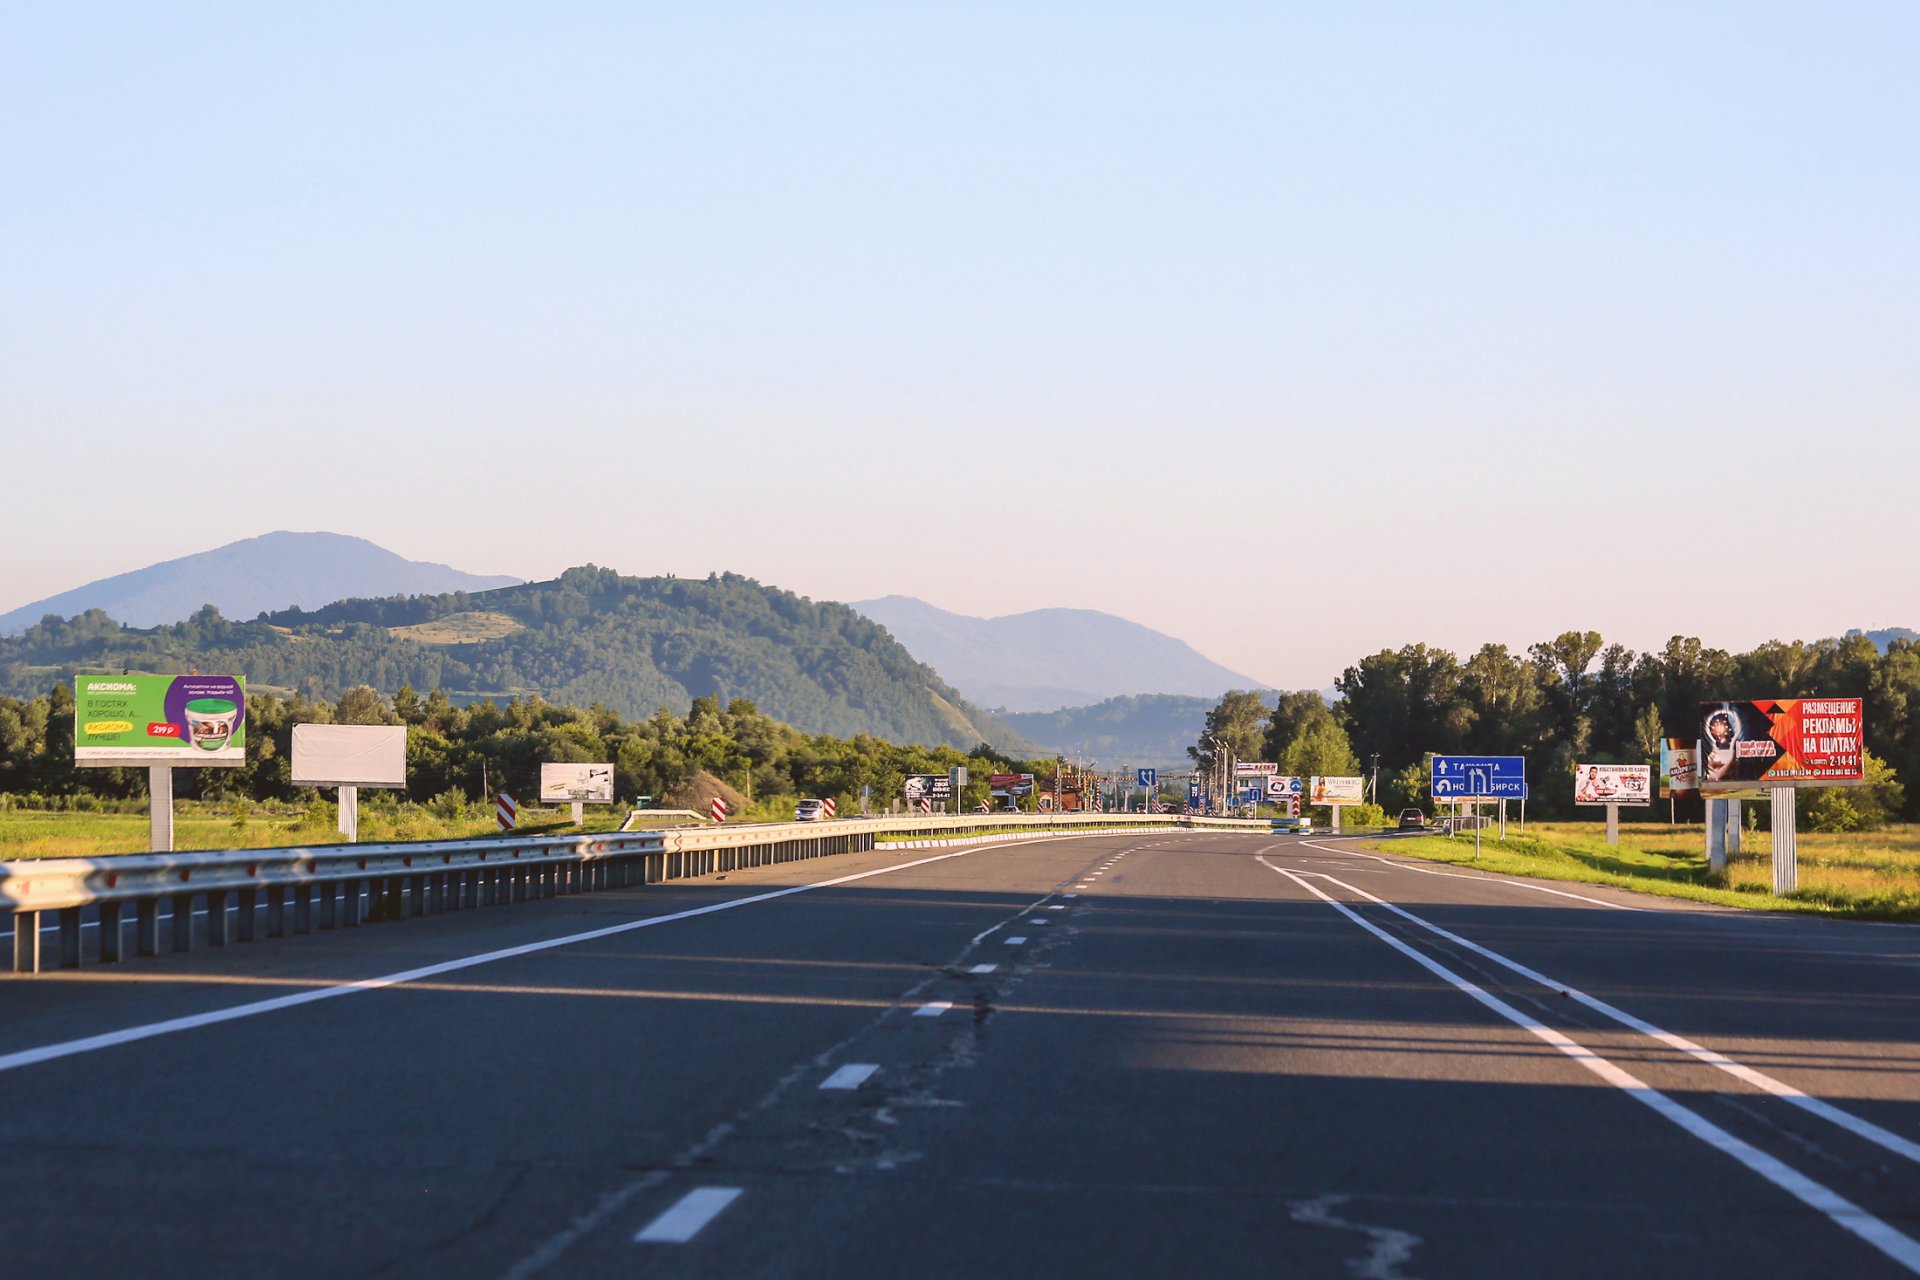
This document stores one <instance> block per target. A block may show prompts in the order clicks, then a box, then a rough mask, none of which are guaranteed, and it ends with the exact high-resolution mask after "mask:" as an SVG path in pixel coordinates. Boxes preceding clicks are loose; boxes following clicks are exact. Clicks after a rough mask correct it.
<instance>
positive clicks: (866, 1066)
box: [820, 1062, 880, 1089]
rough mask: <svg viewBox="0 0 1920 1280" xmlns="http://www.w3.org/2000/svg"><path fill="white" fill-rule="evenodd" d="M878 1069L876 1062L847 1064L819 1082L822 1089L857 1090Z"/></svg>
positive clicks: (878, 1065)
mask: <svg viewBox="0 0 1920 1280" xmlns="http://www.w3.org/2000/svg"><path fill="white" fill-rule="evenodd" d="M879 1069H880V1064H879V1063H877V1062H849V1063H848V1064H847V1065H846V1066H844V1067H841V1068H840V1069H839V1070H838V1071H836V1072H834V1073H833V1074H832V1075H830V1076H828V1077H827V1078H826V1079H825V1080H822V1081H821V1082H820V1087H821V1088H822V1089H858V1088H859V1087H860V1086H861V1085H863V1084H865V1083H866V1082H867V1077H869V1076H871V1075H872V1074H873V1073H874V1072H876V1071H878V1070H879Z"/></svg>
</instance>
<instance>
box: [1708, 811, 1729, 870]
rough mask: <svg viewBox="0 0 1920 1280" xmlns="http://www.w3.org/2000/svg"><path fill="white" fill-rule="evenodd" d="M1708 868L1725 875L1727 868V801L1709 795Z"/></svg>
mask: <svg viewBox="0 0 1920 1280" xmlns="http://www.w3.org/2000/svg"><path fill="white" fill-rule="evenodd" d="M1707 870H1708V871H1711V872H1712V873H1713V874H1714V875H1724V874H1726V870H1727V802H1726V801H1725V800H1716V799H1714V798H1713V797H1711V796H1709V797H1707Z"/></svg>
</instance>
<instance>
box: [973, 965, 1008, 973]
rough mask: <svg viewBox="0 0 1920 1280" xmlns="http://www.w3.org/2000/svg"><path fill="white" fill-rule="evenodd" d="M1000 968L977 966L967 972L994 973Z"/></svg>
mask: <svg viewBox="0 0 1920 1280" xmlns="http://www.w3.org/2000/svg"><path fill="white" fill-rule="evenodd" d="M999 967H1000V966H999V965H997V964H977V965H975V966H973V968H971V969H969V970H967V972H968V973H992V972H993V971H994V970H995V969H998V968H999Z"/></svg>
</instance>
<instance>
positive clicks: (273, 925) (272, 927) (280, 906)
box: [267, 884, 287, 938]
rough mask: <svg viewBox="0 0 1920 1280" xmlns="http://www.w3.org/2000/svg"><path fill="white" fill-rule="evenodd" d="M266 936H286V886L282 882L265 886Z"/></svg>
mask: <svg viewBox="0 0 1920 1280" xmlns="http://www.w3.org/2000/svg"><path fill="white" fill-rule="evenodd" d="M267 936H268V937H269V938H284V937H286V936H287V887H286V886H285V885H283V884H270V885H268V886H267Z"/></svg>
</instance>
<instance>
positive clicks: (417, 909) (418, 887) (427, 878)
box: [407, 875, 433, 919]
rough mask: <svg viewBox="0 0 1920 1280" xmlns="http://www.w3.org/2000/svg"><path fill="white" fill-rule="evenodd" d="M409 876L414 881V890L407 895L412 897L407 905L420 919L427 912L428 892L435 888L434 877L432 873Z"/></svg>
mask: <svg viewBox="0 0 1920 1280" xmlns="http://www.w3.org/2000/svg"><path fill="white" fill-rule="evenodd" d="M408 878H409V879H410V880H412V881H413V891H412V892H411V893H409V894H408V895H407V896H408V897H409V898H411V899H412V901H411V902H409V903H408V904H407V905H408V907H409V908H410V909H411V912H412V914H413V916H414V918H416V919H419V918H421V917H424V916H425V915H426V914H427V894H428V893H429V892H430V891H431V890H432V888H433V877H432V876H431V875H417V876H409V877H408Z"/></svg>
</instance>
